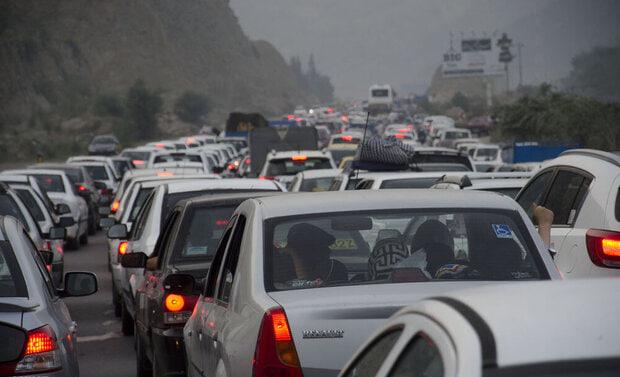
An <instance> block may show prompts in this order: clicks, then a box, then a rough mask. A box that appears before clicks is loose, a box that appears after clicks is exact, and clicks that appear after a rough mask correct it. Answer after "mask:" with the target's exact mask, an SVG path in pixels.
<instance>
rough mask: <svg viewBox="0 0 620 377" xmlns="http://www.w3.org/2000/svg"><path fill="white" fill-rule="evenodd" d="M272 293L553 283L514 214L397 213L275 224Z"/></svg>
mask: <svg viewBox="0 0 620 377" xmlns="http://www.w3.org/2000/svg"><path fill="white" fill-rule="evenodd" d="M265 229H266V234H265V240H266V243H265V250H266V255H265V261H266V262H265V266H264V268H265V284H266V286H267V287H268V289H269V290H289V289H300V288H314V287H322V286H330V285H360V284H385V283H404V282H426V281H450V280H477V281H488V280H537V279H542V278H548V276H549V274H548V273H547V272H546V270H545V269H544V265H543V264H542V259H541V256H540V255H539V251H538V249H537V248H536V246H535V244H534V242H533V240H532V239H531V238H530V233H529V232H528V231H527V228H526V226H525V224H524V222H523V220H522V218H521V217H520V216H519V214H518V212H516V211H503V210H493V209H467V210H451V209H450V210H447V209H441V210H439V209H438V210H424V211H421V210H392V211H373V212H355V213H333V214H323V215H312V216H308V215H304V216H291V217H286V218H276V219H272V220H269V221H268V222H267V226H266V228H265Z"/></svg>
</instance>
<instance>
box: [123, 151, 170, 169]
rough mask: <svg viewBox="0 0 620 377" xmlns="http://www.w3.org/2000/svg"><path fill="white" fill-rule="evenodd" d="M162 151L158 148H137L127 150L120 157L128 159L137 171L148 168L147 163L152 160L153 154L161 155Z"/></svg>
mask: <svg viewBox="0 0 620 377" xmlns="http://www.w3.org/2000/svg"><path fill="white" fill-rule="evenodd" d="M159 151H160V149H158V148H156V147H146V146H142V147H137V148H125V149H123V151H122V152H121V154H120V156H121V157H125V158H128V159H129V160H130V161H131V164H132V165H133V167H134V168H136V169H144V168H146V163H147V161H149V159H150V158H151V155H152V154H155V153H159Z"/></svg>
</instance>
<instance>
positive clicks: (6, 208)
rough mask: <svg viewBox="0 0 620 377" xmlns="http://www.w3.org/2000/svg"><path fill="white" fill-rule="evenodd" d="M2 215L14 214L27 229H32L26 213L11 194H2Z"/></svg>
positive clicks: (0, 209)
mask: <svg viewBox="0 0 620 377" xmlns="http://www.w3.org/2000/svg"><path fill="white" fill-rule="evenodd" d="M0 215H2V216H13V217H15V218H16V219H17V220H19V222H20V223H21V224H22V225H23V226H24V228H25V229H26V230H27V231H30V227H29V226H28V223H27V222H26V218H24V214H23V213H22V211H21V210H20V209H19V206H18V205H17V203H16V202H15V200H13V198H11V197H10V196H9V195H7V194H4V195H0Z"/></svg>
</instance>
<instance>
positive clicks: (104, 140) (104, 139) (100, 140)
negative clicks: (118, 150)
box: [93, 136, 117, 144]
mask: <svg viewBox="0 0 620 377" xmlns="http://www.w3.org/2000/svg"><path fill="white" fill-rule="evenodd" d="M115 143H117V140H116V139H115V138H113V137H111V136H97V137H95V138H94V139H93V144H115Z"/></svg>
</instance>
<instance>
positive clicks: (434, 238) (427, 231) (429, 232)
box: [411, 220, 454, 253]
mask: <svg viewBox="0 0 620 377" xmlns="http://www.w3.org/2000/svg"><path fill="white" fill-rule="evenodd" d="M433 243H441V244H444V245H446V246H448V247H449V248H451V249H454V239H453V238H452V234H450V229H448V227H447V226H445V225H444V224H443V223H442V222H441V221H439V220H427V221H425V222H424V223H422V225H420V227H419V228H418V230H417V231H416V233H415V235H414V236H413V240H411V252H412V253H413V252H414V251H416V250H418V249H420V248H423V247H424V245H428V244H433Z"/></svg>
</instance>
